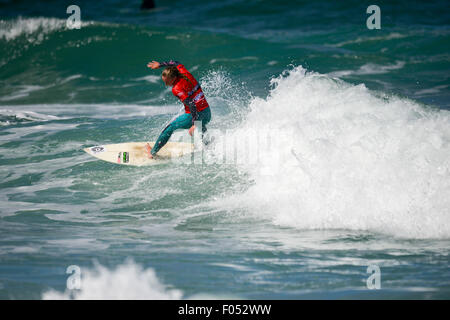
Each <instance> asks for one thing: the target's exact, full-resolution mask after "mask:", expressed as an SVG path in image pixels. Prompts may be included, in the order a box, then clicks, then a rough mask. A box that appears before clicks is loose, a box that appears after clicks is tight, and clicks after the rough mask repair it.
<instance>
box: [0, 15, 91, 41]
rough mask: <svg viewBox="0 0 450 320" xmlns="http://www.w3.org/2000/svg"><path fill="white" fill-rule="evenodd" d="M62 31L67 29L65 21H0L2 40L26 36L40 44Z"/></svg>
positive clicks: (19, 18) (39, 19)
mask: <svg viewBox="0 0 450 320" xmlns="http://www.w3.org/2000/svg"><path fill="white" fill-rule="evenodd" d="M92 23H93V22H90V21H82V23H81V26H87V25H90V24H92ZM61 29H66V20H65V19H57V18H44V17H37V18H23V17H18V18H17V19H14V20H0V39H4V40H6V41H10V40H14V39H16V38H18V37H21V36H25V37H26V39H27V41H28V42H31V43H39V42H41V41H42V40H43V39H44V37H45V35H46V34H49V33H51V32H55V31H57V30H61Z"/></svg>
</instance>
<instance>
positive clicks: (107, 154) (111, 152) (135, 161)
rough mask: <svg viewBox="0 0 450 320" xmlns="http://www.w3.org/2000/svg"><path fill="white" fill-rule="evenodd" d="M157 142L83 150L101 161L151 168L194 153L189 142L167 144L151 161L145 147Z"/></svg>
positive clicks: (128, 143) (102, 146) (118, 144)
mask: <svg viewBox="0 0 450 320" xmlns="http://www.w3.org/2000/svg"><path fill="white" fill-rule="evenodd" d="M147 143H148V144H149V145H150V147H153V145H154V144H155V142H126V143H117V144H107V145H98V146H93V147H89V148H85V149H83V150H84V151H85V152H87V153H88V154H90V155H91V156H94V157H96V158H98V159H100V160H103V161H107V162H111V163H116V164H120V165H127V166H150V165H155V164H158V163H162V162H165V161H169V160H170V159H173V158H178V157H182V156H184V155H186V154H190V153H192V152H194V145H193V144H192V143H187V142H167V144H166V145H165V146H164V147H162V148H161V150H159V151H158V153H157V157H156V158H155V159H149V158H148V156H147V150H146V149H145V145H146V144H147Z"/></svg>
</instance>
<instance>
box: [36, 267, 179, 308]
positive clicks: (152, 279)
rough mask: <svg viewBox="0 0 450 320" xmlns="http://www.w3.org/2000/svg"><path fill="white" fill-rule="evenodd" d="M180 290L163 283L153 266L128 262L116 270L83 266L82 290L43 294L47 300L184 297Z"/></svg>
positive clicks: (164, 298) (174, 298)
mask: <svg viewBox="0 0 450 320" xmlns="http://www.w3.org/2000/svg"><path fill="white" fill-rule="evenodd" d="M182 296H183V293H182V291H181V290H178V289H173V288H170V287H168V286H167V285H165V284H163V283H162V282H161V281H160V280H159V279H158V277H157V275H156V273H155V271H154V270H153V269H151V268H148V269H144V268H143V267H142V266H140V265H138V264H136V263H134V262H133V261H131V260H130V261H127V262H126V263H125V264H123V265H119V266H118V267H117V268H116V269H108V268H106V267H104V266H102V265H100V264H96V266H95V268H94V269H87V270H85V269H84V268H81V289H79V290H66V291H64V292H59V291H56V290H49V291H46V292H44V293H43V295H42V298H43V299H45V300H54V299H56V300H61V299H76V300H86V299H88V300H103V299H105V300H106V299H125V300H128V299H132V300H138V299H148V300H176V299H181V298H182Z"/></svg>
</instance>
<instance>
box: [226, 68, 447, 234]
mask: <svg viewBox="0 0 450 320" xmlns="http://www.w3.org/2000/svg"><path fill="white" fill-rule="evenodd" d="M272 86H273V89H272V90H271V92H270V94H269V96H268V97H267V98H266V99H261V98H255V99H253V100H252V102H251V104H250V108H251V112H250V113H249V114H248V116H247V119H246V121H245V122H244V123H243V124H242V125H241V126H240V127H239V128H237V129H236V130H234V131H233V132H230V133H229V134H228V137H227V139H236V140H243V139H245V138H246V136H247V135H248V133H249V132H250V131H251V130H259V128H263V129H264V130H266V131H267V130H268V129H269V128H270V130H271V132H273V139H272V145H270V144H269V143H268V142H264V141H260V142H259V146H258V152H259V156H260V157H259V159H272V160H271V161H265V162H264V163H263V164H262V163H259V164H258V165H255V164H249V165H247V166H245V164H244V165H241V166H242V167H243V168H245V170H246V171H247V172H248V173H249V175H250V177H251V179H252V181H254V184H253V186H251V187H250V188H249V189H248V190H247V191H246V192H245V193H243V194H239V195H234V196H229V197H225V198H224V199H222V200H220V201H221V202H220V203H221V206H225V207H227V206H228V207H236V208H246V212H251V214H254V215H256V216H259V217H261V218H267V219H270V220H272V221H273V223H274V224H277V225H282V226H290V227H294V228H298V229H353V230H368V231H373V232H382V233H388V234H390V235H394V236H399V237H407V238H450V197H449V194H450V157H449V154H450V113H449V112H448V111H445V110H442V111H436V110H429V109H425V108H424V107H422V106H420V105H418V104H417V103H415V102H413V101H411V100H408V99H404V98H398V97H395V96H394V97H388V96H384V95H381V94H379V93H374V92H371V91H369V90H368V89H367V88H366V87H365V86H364V85H357V86H354V85H350V84H347V83H345V82H343V81H340V80H337V79H331V78H329V77H328V76H324V75H320V74H316V73H307V72H306V71H305V69H303V68H302V67H297V68H294V69H293V70H291V71H289V72H287V71H286V72H284V74H283V75H282V76H280V77H278V78H276V79H273V80H272ZM274 155H276V157H274ZM263 169H264V170H263Z"/></svg>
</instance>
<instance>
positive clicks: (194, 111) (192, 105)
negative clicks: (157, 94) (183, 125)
mask: <svg viewBox="0 0 450 320" xmlns="http://www.w3.org/2000/svg"><path fill="white" fill-rule="evenodd" d="M183 102H184V103H185V104H187V105H188V106H189V110H190V111H191V115H192V125H194V122H195V121H196V120H197V118H198V113H197V106H196V105H195V102H194V101H193V100H192V99H190V98H186V99H185V100H184V101H183Z"/></svg>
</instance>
